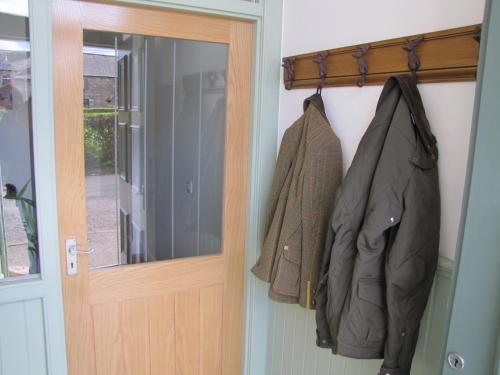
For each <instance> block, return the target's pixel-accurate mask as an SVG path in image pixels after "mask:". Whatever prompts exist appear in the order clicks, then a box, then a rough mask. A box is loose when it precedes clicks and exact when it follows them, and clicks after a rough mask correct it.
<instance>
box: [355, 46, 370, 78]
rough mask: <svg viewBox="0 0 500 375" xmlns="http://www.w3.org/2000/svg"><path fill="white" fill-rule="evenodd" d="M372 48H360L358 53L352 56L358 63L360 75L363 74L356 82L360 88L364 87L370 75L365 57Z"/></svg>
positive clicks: (357, 50)
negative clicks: (367, 75) (367, 76)
mask: <svg viewBox="0 0 500 375" xmlns="http://www.w3.org/2000/svg"><path fill="white" fill-rule="evenodd" d="M370 48H371V46H370V45H367V46H364V47H358V48H357V49H356V52H354V53H353V54H352V57H354V58H355V59H356V62H357V63H358V69H359V74H361V77H360V78H359V79H358V80H357V81H356V85H357V86H358V87H363V86H364V84H365V80H366V74H368V64H367V63H366V61H365V59H364V56H365V54H366V53H367V52H368V50H369V49H370Z"/></svg>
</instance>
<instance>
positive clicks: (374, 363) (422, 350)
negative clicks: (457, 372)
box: [266, 257, 454, 375]
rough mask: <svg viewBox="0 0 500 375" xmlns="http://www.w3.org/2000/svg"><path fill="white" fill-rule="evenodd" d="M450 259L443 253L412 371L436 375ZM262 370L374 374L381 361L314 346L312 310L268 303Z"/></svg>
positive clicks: (296, 374)
mask: <svg viewBox="0 0 500 375" xmlns="http://www.w3.org/2000/svg"><path fill="white" fill-rule="evenodd" d="M453 265H454V262H453V261H451V260H449V259H447V258H443V257H441V258H440V260H439V265H438V270H437V274H436V278H435V280H434V285H433V287H432V292H431V296H430V298H429V302H428V304H427V309H426V312H425V315H424V318H423V321H422V325H421V329H420V337H419V340H418V346H417V351H416V353H415V357H414V360H413V366H412V374H415V375H437V374H439V373H440V369H441V357H442V352H443V350H444V345H445V342H446V327H447V320H448V316H447V314H448V302H449V294H450V287H451V278H452V273H453ZM269 323H270V330H269V336H268V346H267V347H268V350H269V352H268V358H267V371H266V375H281V374H287V375H354V374H356V375H373V374H377V373H378V371H379V369H380V365H381V362H382V361H381V360H355V359H349V358H344V357H340V356H337V355H332V354H331V351H330V350H326V349H320V348H318V347H316V344H315V342H316V334H315V329H316V323H315V320H314V311H310V310H306V309H303V308H301V307H299V306H297V305H286V304H279V303H275V302H271V308H270V318H269Z"/></svg>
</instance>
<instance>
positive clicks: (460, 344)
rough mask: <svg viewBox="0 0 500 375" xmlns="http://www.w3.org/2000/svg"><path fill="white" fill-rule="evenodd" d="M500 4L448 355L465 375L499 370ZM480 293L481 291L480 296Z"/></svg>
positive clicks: (490, 11)
mask: <svg viewBox="0 0 500 375" xmlns="http://www.w3.org/2000/svg"><path fill="white" fill-rule="evenodd" d="M499 64H500V0H488V1H487V4H486V9H485V17H484V23H483V30H482V35H481V52H480V59H479V69H478V79H477V86H476V97H475V108H474V118H473V129H472V133H471V139H470V146H469V147H470V150H469V163H468V169H467V179H466V181H467V185H466V193H465V194H464V200H463V210H462V212H463V214H462V221H461V227H460V233H461V238H459V241H458V243H459V245H458V249H457V256H456V268H455V274H454V280H453V286H452V291H454V292H452V293H454V296H452V301H451V315H450V323H449V329H448V340H447V344H446V351H445V355H444V358H443V370H442V374H443V375H452V374H454V373H456V371H455V370H453V369H452V368H451V367H450V366H449V365H448V364H447V354H448V353H450V352H457V353H459V354H461V355H462V356H463V357H464V359H465V368H464V370H463V371H462V372H461V373H462V374H470V375H473V374H492V373H493V371H494V368H495V366H497V371H498V360H499V358H498V353H499V352H498V350H497V345H498V344H499V343H497V341H498V340H499V332H500V294H499V285H500V273H499V272H498V269H499V268H500V251H499V249H500V236H499V235H498V233H499V229H500V198H499V196H498V194H499V191H500V171H499V169H498V160H500V149H499V148H498V139H500V127H499V126H498V119H499V118H500V107H499V106H498V94H499V87H500V71H499V70H498V66H499ZM478 291H480V292H479V293H478Z"/></svg>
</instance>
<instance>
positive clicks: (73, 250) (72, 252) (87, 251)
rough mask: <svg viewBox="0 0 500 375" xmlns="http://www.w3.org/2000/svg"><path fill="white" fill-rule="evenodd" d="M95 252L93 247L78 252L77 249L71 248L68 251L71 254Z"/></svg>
mask: <svg viewBox="0 0 500 375" xmlns="http://www.w3.org/2000/svg"><path fill="white" fill-rule="evenodd" d="M94 251H95V249H94V248H93V247H90V248H89V249H88V250H77V249H76V247H75V248H72V247H70V248H69V249H68V252H69V253H70V254H92V253H93V252H94Z"/></svg>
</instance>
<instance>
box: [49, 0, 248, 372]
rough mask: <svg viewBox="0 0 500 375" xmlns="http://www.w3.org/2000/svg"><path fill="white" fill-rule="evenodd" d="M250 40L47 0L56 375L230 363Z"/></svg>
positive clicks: (240, 248) (202, 20) (208, 20)
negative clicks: (61, 345) (57, 280)
mask: <svg viewBox="0 0 500 375" xmlns="http://www.w3.org/2000/svg"><path fill="white" fill-rule="evenodd" d="M252 45H253V44H252V24H251V23H248V22H244V21H239V20H234V19H229V18H217V17H213V16H205V15H199V14H190V13H182V12H175V11H170V10H164V9H154V8H147V7H138V8H134V7H129V6H121V5H114V4H110V3H105V4H100V3H96V2H84V1H69V0H56V1H54V4H53V51H54V55H53V57H54V58H53V62H54V97H55V104H54V105H55V146H56V164H57V165H56V171H57V186H56V190H57V199H58V221H59V237H60V256H61V267H62V270H61V272H62V286H63V299H64V314H65V330H66V346H67V357H68V367H69V374H70V375H101V374H120V375H122V374H129V375H143V374H238V373H240V365H241V352H242V347H241V344H242V313H243V274H244V272H243V268H244V246H245V243H244V240H245V225H246V223H245V218H246V200H247V168H248V149H249V147H248V146H249V125H250V122H249V113H250V90H251V87H250V86H251V85H250V79H251V61H252V56H251V53H252V52H251V51H252ZM91 248H92V249H91ZM75 251H77V252H75Z"/></svg>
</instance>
